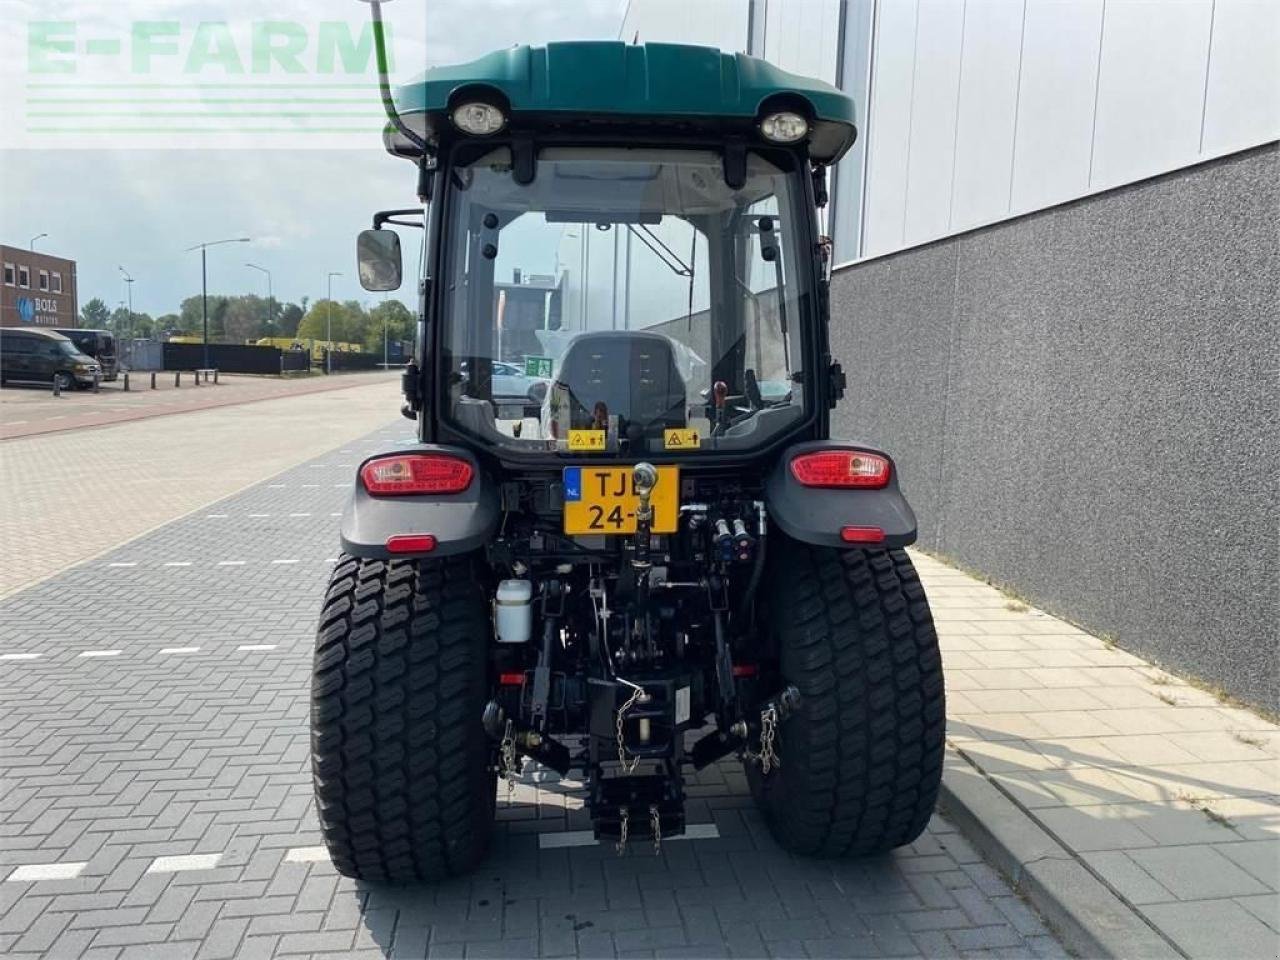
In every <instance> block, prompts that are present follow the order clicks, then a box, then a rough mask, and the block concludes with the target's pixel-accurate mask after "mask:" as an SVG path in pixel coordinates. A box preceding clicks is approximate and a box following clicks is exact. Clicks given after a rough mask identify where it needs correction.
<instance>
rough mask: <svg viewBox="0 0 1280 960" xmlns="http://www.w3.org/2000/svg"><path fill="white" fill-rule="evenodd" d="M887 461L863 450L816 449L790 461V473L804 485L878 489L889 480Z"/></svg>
mask: <svg viewBox="0 0 1280 960" xmlns="http://www.w3.org/2000/svg"><path fill="white" fill-rule="evenodd" d="M889 471H890V467H889V461H888V460H887V459H886V458H884V457H882V456H879V455H878V454H874V453H867V452H865V451H863V450H817V451H815V452H814V453H802V454H800V456H798V457H796V458H795V459H793V460H792V461H791V475H792V476H793V477H795V478H796V480H798V481H799V482H800V483H802V484H804V485H805V486H806V487H852V488H859V489H863V490H878V489H879V488H881V487H883V486H886V485H887V484H888V483H889Z"/></svg>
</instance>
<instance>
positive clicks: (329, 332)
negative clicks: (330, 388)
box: [324, 270, 342, 373]
mask: <svg viewBox="0 0 1280 960" xmlns="http://www.w3.org/2000/svg"><path fill="white" fill-rule="evenodd" d="M340 276H342V274H341V273H338V272H337V271H336V270H331V271H329V274H328V276H326V277H325V280H326V282H327V283H328V285H329V310H328V320H327V321H326V323H325V332H324V338H325V340H326V341H328V346H326V347H325V351H324V372H325V373H333V278H334V277H340Z"/></svg>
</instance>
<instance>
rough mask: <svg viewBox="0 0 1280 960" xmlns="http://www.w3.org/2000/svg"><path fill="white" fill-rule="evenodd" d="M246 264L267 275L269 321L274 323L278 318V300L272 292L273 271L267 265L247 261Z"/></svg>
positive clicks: (251, 268)
mask: <svg viewBox="0 0 1280 960" xmlns="http://www.w3.org/2000/svg"><path fill="white" fill-rule="evenodd" d="M245 266H246V267H248V268H249V269H250V270H257V271H258V272H259V273H265V274H266V275H267V323H268V324H271V323H274V322H275V319H276V300H275V294H274V293H272V292H271V271H270V270H268V269H267V268H266V267H260V266H258V265H257V264H256V263H246V264H245Z"/></svg>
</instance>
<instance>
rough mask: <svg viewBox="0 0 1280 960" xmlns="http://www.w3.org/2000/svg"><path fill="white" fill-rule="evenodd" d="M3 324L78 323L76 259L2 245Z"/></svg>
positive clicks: (0, 303)
mask: <svg viewBox="0 0 1280 960" xmlns="http://www.w3.org/2000/svg"><path fill="white" fill-rule="evenodd" d="M0 262H3V265H4V276H3V279H2V281H0V327H31V326H37V327H75V326H78V325H79V319H78V318H79V310H80V308H79V306H78V304H77V301H76V262H75V261H74V260H67V259H65V258H63V257H55V256H51V255H49V254H47V253H37V252H33V251H31V250H23V249H21V248H20V247H9V246H4V245H0Z"/></svg>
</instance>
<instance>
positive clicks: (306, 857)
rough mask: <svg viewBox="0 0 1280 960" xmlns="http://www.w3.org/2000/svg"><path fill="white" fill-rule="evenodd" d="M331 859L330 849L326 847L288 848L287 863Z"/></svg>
mask: <svg viewBox="0 0 1280 960" xmlns="http://www.w3.org/2000/svg"><path fill="white" fill-rule="evenodd" d="M328 859H329V851H328V850H326V849H325V848H324V847H294V848H293V849H292V850H286V851H285V854H284V862H285V863H320V862H321V861H324V860H328Z"/></svg>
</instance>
